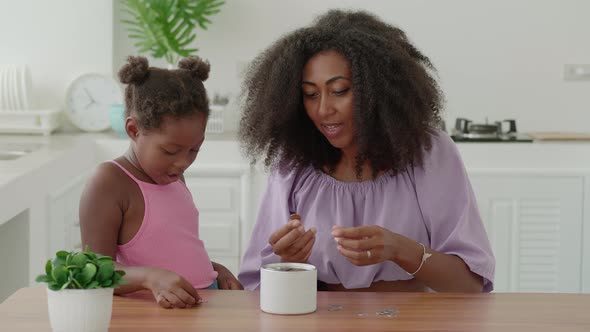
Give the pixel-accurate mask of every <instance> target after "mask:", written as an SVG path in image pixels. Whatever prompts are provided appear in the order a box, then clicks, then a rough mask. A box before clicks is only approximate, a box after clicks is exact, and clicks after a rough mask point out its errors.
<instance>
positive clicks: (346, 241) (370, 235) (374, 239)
mask: <svg viewBox="0 0 590 332" xmlns="http://www.w3.org/2000/svg"><path fill="white" fill-rule="evenodd" d="M332 236H333V237H334V240H336V243H338V251H339V252H340V253H341V254H342V255H343V256H344V257H346V259H348V260H349V261H350V262H351V263H352V264H354V265H358V266H363V265H372V264H377V263H380V262H383V261H386V260H391V261H395V258H396V256H397V254H398V249H397V248H399V242H400V237H401V236H400V235H399V234H397V233H393V232H391V231H389V230H387V229H385V228H383V227H380V226H361V227H346V228H345V227H340V226H334V227H332Z"/></svg>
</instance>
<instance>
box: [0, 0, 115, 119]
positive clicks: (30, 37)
mask: <svg viewBox="0 0 590 332" xmlns="http://www.w3.org/2000/svg"><path fill="white" fill-rule="evenodd" d="M0 64H28V65H29V66H30V68H31V74H32V81H33V86H32V89H33V91H32V96H33V99H32V102H31V103H32V107H33V108H37V109H42V108H50V107H59V108H63V106H64V104H65V102H64V101H65V95H66V90H67V87H68V85H69V84H70V82H71V81H73V80H74V79H75V78H76V77H78V76H79V75H82V74H84V73H87V72H96V73H101V74H106V75H112V68H113V3H112V1H111V0H100V1H95V0H51V1H44V0H18V1H17V0H12V1H11V0H0Z"/></svg>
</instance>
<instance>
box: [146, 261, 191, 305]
mask: <svg viewBox="0 0 590 332" xmlns="http://www.w3.org/2000/svg"><path fill="white" fill-rule="evenodd" d="M144 286H145V287H146V288H148V289H149V290H151V291H152V294H154V298H155V299H156V302H158V304H159V305H160V306H161V307H163V308H166V309H169V308H190V307H191V306H193V305H195V304H199V303H201V297H200V296H199V294H198V293H197V291H196V290H195V288H194V287H193V286H192V285H191V284H190V283H189V282H188V281H186V279H184V278H183V277H181V276H179V275H178V274H176V273H174V272H171V271H168V270H165V269H160V268H155V267H151V268H148V272H147V274H146V278H145V283H144Z"/></svg>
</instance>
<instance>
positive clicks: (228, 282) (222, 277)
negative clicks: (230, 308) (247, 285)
mask: <svg viewBox="0 0 590 332" xmlns="http://www.w3.org/2000/svg"><path fill="white" fill-rule="evenodd" d="M213 269H214V270H215V271H217V287H219V289H232V290H241V289H244V287H242V284H240V282H239V281H238V279H236V277H235V276H234V275H233V273H231V272H230V270H228V269H227V268H226V267H225V266H223V265H221V264H219V263H215V262H213Z"/></svg>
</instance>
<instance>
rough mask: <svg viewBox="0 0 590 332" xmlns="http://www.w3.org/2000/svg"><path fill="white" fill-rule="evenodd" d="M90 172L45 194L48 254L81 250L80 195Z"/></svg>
mask: <svg viewBox="0 0 590 332" xmlns="http://www.w3.org/2000/svg"><path fill="white" fill-rule="evenodd" d="M89 175H90V172H84V173H83V174H80V175H78V176H76V177H74V178H73V179H70V181H68V182H66V184H64V185H63V186H61V187H59V188H57V189H56V190H54V191H52V192H50V193H49V195H48V196H47V201H48V202H47V210H48V211H47V215H48V216H49V217H48V220H47V222H48V225H49V227H48V229H49V234H48V236H49V241H48V242H49V254H50V256H51V255H53V254H55V252H57V251H59V250H81V249H82V240H81V236H80V218H79V213H78V212H79V205H80V195H81V194H82V190H83V189H84V185H85V183H86V180H87V179H88V176H89Z"/></svg>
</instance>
